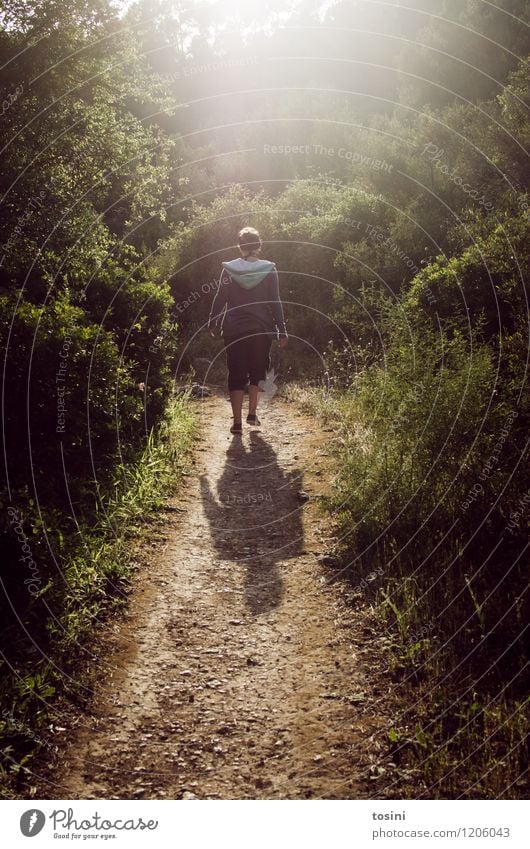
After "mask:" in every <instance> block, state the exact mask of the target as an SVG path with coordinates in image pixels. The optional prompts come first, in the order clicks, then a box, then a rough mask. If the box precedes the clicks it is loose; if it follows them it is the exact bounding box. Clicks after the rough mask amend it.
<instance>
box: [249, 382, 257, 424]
mask: <svg viewBox="0 0 530 849" xmlns="http://www.w3.org/2000/svg"><path fill="white" fill-rule="evenodd" d="M258 394H259V389H258V387H257V386H254V385H253V384H252V383H251V384H250V385H249V387H248V414H249V416H255V415H256V409H257V407H258Z"/></svg>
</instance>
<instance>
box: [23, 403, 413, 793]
mask: <svg viewBox="0 0 530 849" xmlns="http://www.w3.org/2000/svg"><path fill="white" fill-rule="evenodd" d="M197 406H198V410H199V417H200V419H201V424H202V436H201V439H200V442H199V444H198V448H197V453H196V461H195V464H194V467H193V468H194V471H193V473H192V474H191V475H189V476H188V477H186V478H185V484H184V486H181V488H180V492H179V493H178V495H176V496H175V497H174V498H172V499H170V500H169V501H168V502H167V504H166V507H165V509H164V512H163V514H160V515H159V516H158V517H157V519H156V520H155V521H154V522H153V524H152V529H151V530H150V532H149V534H148V535H147V536H145V535H144V539H143V542H142V543H141V546H140V548H141V550H140V553H139V556H140V558H141V560H142V561H143V562H142V568H140V569H139V570H138V572H137V573H136V576H135V578H134V587H133V592H132V594H131V597H130V603H129V604H128V606H127V610H126V612H125V613H123V612H121V613H119V614H118V615H117V616H116V617H114V618H112V619H111V620H110V621H109V622H107V624H106V626H105V627H103V626H102V628H101V634H100V637H99V639H100V643H101V644H100V646H99V647H98V654H99V656H100V662H99V664H98V667H97V670H96V674H95V686H94V694H93V698H92V699H91V701H90V704H89V706H88V708H87V710H86V711H79V712H76V711H75V710H73V711H72V712H71V715H67V716H65V718H64V728H62V729H61V732H62V733H61V734H60V735H57V734H56V735H55V743H57V740H58V739H60V741H61V742H59V752H58V757H57V758H55V763H54V764H49V765H48V766H47V767H44V766H43V767H42V768H41V769H40V770H35V772H38V773H39V776H40V777H39V778H37V776H36V775H34V776H33V777H32V778H31V780H30V783H31V785H32V787H31V793H32V795H34V796H36V797H40V798H58V799H70V798H72V799H83V798H89V799H90V798H116V799H127V798H154V799H157V798H174V799H180V798H195V797H197V798H200V799H203V798H208V799H219V798H220V799H251V798H263V799H270V798H275V799H277V798H284V799H305V798H321V799H341V798H342V799H348V798H368V797H370V796H372V797H380V796H381V795H383V793H384V786H383V785H385V783H386V780H387V779H388V775H387V773H386V770H385V766H384V764H385V756H386V755H387V739H388V738H387V733H386V732H387V730H388V728H389V727H390V726H391V724H392V717H393V716H394V714H395V707H396V706H395V695H392V691H391V685H390V682H389V679H388V676H387V675H386V674H385V668H384V667H385V664H384V655H383V652H382V649H380V647H379V642H378V640H377V639H376V637H377V629H375V631H374V627H375V626H374V623H373V622H372V620H371V619H370V616H369V614H368V613H367V612H365V611H363V610H362V608H357V609H356V608H352V607H351V606H350V605H348V604H347V602H346V598H345V589H344V585H343V584H342V583H341V581H340V580H334V578H335V576H334V575H333V573H331V572H330V570H329V568H328V567H326V566H324V565H323V564H322V562H321V555H323V554H325V553H326V552H327V551H328V550H329V546H330V545H331V543H332V533H331V524H330V520H329V518H327V517H326V516H325V515H324V513H323V512H322V511H321V510H320V509H319V506H318V496H319V495H323V494H325V493H326V492H327V491H328V489H329V486H330V480H331V476H332V474H333V471H332V468H331V461H330V459H329V444H328V443H329V436H330V434H329V433H328V432H326V431H323V430H322V426H321V425H320V424H319V422H318V421H317V420H316V419H314V418H312V417H310V416H305V415H302V414H300V413H299V412H297V411H296V409H295V407H294V405H293V404H289V403H287V402H285V401H280V400H278V399H274V401H273V402H272V403H271V404H270V405H269V406H267V405H263V407H262V408H261V418H262V426H261V428H259V429H250V428H248V427H247V426H246V425H244V434H243V437H238V436H235V437H232V436H231V435H230V434H229V425H230V412H229V404H228V403H227V401H226V399H225V398H224V396H223V395H222V394H221V393H219V394H216V395H214V396H213V397H211V398H207V399H204V400H203V401H199V402H197ZM301 490H304V491H306V492H307V493H308V494H309V496H310V498H309V500H308V501H304V500H303V495H302V496H301V495H300V491H301ZM67 713H68V712H67ZM391 795H393V796H394V797H396V796H397V797H399V795H400V794H399V791H398V790H397V788H396V787H394V788H393V790H392V794H391Z"/></svg>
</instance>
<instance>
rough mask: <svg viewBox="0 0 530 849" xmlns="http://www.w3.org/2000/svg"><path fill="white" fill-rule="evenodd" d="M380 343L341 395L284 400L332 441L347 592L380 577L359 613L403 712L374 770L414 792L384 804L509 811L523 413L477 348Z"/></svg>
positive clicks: (402, 339) (521, 577)
mask: <svg viewBox="0 0 530 849" xmlns="http://www.w3.org/2000/svg"><path fill="white" fill-rule="evenodd" d="M389 338H390V340H391V341H390V344H389V347H388V348H387V350H386V359H385V362H384V364H375V365H373V366H371V367H369V368H367V369H366V370H365V371H364V372H362V373H361V374H358V375H356V376H354V377H353V378H352V379H350V383H349V386H348V387H347V388H343V389H342V390H335V391H333V392H332V393H331V394H329V395H328V396H327V397H325V398H323V397H320V398H318V396H317V395H316V394H315V392H314V390H305V391H303V390H302V391H301V390H298V391H297V390H295V389H292V390H291V396H292V397H295V396H296V395H297V397H298V399H299V400H300V399H301V400H305V401H306V402H308V403H310V404H312V405H313V408H315V406H316V407H317V408H318V409H319V411H320V413H321V415H322V416H324V417H325V418H326V420H327V421H328V422H329V423H331V424H332V425H333V427H334V429H335V435H334V445H335V448H336V455H337V462H338V467H339V468H338V476H337V479H336V485H335V489H334V492H333V495H332V497H330V498H329V499H328V500H327V507H328V509H329V510H330V511H331V512H332V514H333V516H334V519H335V523H336V528H337V538H338V543H339V545H340V547H341V548H342V552H343V559H344V562H345V563H346V564H347V570H346V571H347V573H348V575H349V577H350V578H351V580H352V581H353V582H354V583H355V584H357V585H358V584H359V579H360V578H362V577H364V576H366V575H367V573H370V572H373V570H374V569H375V568H379V569H381V570H383V571H384V579H383V582H382V584H381V585H379V587H378V589H377V593H376V595H375V596H372V597H371V599H370V601H371V603H372V604H374V605H375V609H376V611H377V613H378V615H379V616H380V618H381V620H382V622H383V623H384V626H385V629H386V634H387V637H386V640H385V644H386V646H387V649H388V650H389V651H390V653H391V668H392V673H393V677H394V679H395V681H396V682H398V687H399V688H401V692H402V693H403V696H404V703H405V704H407V703H408V704H409V705H410V708H409V709H408V710H405V711H404V713H403V715H402V716H398V717H397V718H396V722H395V726H394V727H393V728H391V729H388V734H389V743H390V746H391V753H390V754H389V757H388V761H389V762H390V761H391V766H390V768H391V769H392V768H394V769H396V770H397V772H396V774H399V775H401V776H403V775H409V776H414V784H411V785H410V786H409V785H407V784H405V786H403V780H402V779H400V780H399V781H398V783H396V785H395V787H394V792H395V795H400V794H402V793H404V794H405V795H407V794H409V795H413V796H416V795H424V796H425V797H433V798H456V797H460V796H462V797H465V798H485V797H486V798H489V797H491V798H499V797H505V798H512V797H519V796H521V795H523V793H524V792H527V782H526V778H525V773H526V770H527V764H528V701H527V698H526V694H527V691H528V680H529V679H528V631H527V627H528V622H529V612H530V608H529V602H528V593H527V589H528V558H527V536H528V528H529V519H530V498H527V499H526V501H525V498H526V493H527V491H528V478H527V470H526V464H525V461H524V458H525V446H526V440H527V428H528V408H527V406H525V404H526V405H527V404H528V401H527V400H526V401H525V399H524V398H523V397H522V396H521V395H520V393H518V392H517V391H516V389H517V387H518V386H520V385H521V383H520V381H519V380H518V377H519V375H516V374H514V373H513V371H512V370H511V369H512V367H513V362H514V360H513V358H510V356H509V353H508V354H507V355H506V356H503V355H502V352H501V353H499V351H496V350H495V348H494V347H493V346H492V345H491V344H489V343H481V342H480V338H479V336H478V334H473V337H472V338H471V339H469V338H466V336H465V335H464V333H463V332H462V331H461V329H459V328H458V327H457V326H453V327H449V328H446V330H444V331H443V332H442V331H441V330H438V331H435V330H434V329H433V328H432V325H430V324H428V323H427V322H420V321H418V322H417V323H416V325H413V324H411V323H410V322H409V323H408V324H407V325H405V324H404V323H400V322H399V321H397V320H396V322H395V324H394V326H393V327H392V328H391V333H390V336H389ZM508 347H509V346H508ZM524 505H526V509H525V507H524ZM526 774H527V773H526ZM407 788H408V789H407ZM525 788H526V790H525Z"/></svg>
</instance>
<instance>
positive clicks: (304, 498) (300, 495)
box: [296, 489, 311, 503]
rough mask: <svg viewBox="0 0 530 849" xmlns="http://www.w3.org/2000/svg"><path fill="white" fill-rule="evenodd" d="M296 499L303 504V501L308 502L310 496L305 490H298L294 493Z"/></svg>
mask: <svg viewBox="0 0 530 849" xmlns="http://www.w3.org/2000/svg"><path fill="white" fill-rule="evenodd" d="M296 497H297V499H298V501H300V502H301V503H303V502H304V501H309V499H310V498H311V496H310V495H309V493H308V492H306V491H305V489H299V490H298V492H297V493H296Z"/></svg>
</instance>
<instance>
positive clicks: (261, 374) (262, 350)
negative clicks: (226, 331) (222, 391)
mask: <svg viewBox="0 0 530 849" xmlns="http://www.w3.org/2000/svg"><path fill="white" fill-rule="evenodd" d="M272 339H273V335H272V334H270V333H259V332H258V333H254V334H253V333H248V334H246V335H245V336H225V337H224V344H225V351H226V365H227V367H228V389H229V391H230V392H231V391H232V390H234V389H244V388H245V386H246V385H247V383H250V384H252V386H258V385H259V382H260V380H265V377H266V375H267V371H268V370H269V368H270V355H271V344H272Z"/></svg>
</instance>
